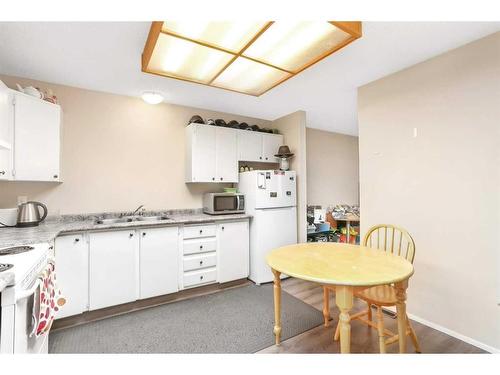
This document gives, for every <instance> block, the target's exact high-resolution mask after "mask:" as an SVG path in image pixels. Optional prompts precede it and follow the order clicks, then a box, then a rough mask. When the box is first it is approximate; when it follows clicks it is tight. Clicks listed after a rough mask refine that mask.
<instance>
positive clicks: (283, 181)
mask: <svg viewBox="0 0 500 375" xmlns="http://www.w3.org/2000/svg"><path fill="white" fill-rule="evenodd" d="M255 203H256V204H255V208H273V207H289V206H295V205H296V204H297V199H296V177H295V172H294V171H286V172H283V171H258V172H257V193H256V202H255Z"/></svg>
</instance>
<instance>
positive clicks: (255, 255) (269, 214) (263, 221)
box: [249, 207, 297, 284]
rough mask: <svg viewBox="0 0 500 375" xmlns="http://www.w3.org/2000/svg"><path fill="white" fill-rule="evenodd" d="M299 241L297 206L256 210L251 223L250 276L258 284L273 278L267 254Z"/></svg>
mask: <svg viewBox="0 0 500 375" xmlns="http://www.w3.org/2000/svg"><path fill="white" fill-rule="evenodd" d="M295 243H297V211H296V208H295V207H284V208H267V209H260V210H256V211H255V215H254V217H253V219H252V222H251V224H250V276H249V279H250V280H252V281H254V282H255V283H257V284H261V283H266V282H269V281H272V280H273V274H272V272H271V268H270V267H269V266H268V265H267V263H266V255H267V254H268V253H269V252H270V251H271V250H273V249H276V248H278V247H281V246H286V245H291V244H295Z"/></svg>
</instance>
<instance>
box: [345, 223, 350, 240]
mask: <svg viewBox="0 0 500 375" xmlns="http://www.w3.org/2000/svg"><path fill="white" fill-rule="evenodd" d="M345 227H346V229H347V234H346V235H345V242H346V243H351V241H350V239H351V235H350V233H351V223H350V222H349V220H348V221H346V223H345Z"/></svg>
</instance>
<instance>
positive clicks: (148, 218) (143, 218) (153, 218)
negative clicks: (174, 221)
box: [136, 216, 169, 221]
mask: <svg viewBox="0 0 500 375" xmlns="http://www.w3.org/2000/svg"><path fill="white" fill-rule="evenodd" d="M168 219H169V218H168V217H167V216H138V217H137V218H136V220H137V221H160V220H168Z"/></svg>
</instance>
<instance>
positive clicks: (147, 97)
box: [141, 91, 163, 104]
mask: <svg viewBox="0 0 500 375" xmlns="http://www.w3.org/2000/svg"><path fill="white" fill-rule="evenodd" d="M141 97H142V100H144V101H145V102H146V103H148V104H159V103H161V102H162V101H163V95H162V94H159V93H157V92H153V91H145V92H143V93H142V95H141Z"/></svg>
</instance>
